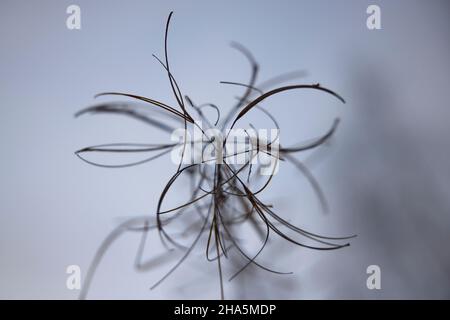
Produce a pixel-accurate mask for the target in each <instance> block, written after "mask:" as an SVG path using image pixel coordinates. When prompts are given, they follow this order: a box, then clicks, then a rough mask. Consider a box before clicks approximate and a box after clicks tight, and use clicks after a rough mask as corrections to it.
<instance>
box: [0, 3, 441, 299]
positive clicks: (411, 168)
mask: <svg viewBox="0 0 450 320" xmlns="http://www.w3.org/2000/svg"><path fill="white" fill-rule="evenodd" d="M71 4H76V5H78V6H79V7H80V8H81V29H80V30H69V29H68V28H67V27H66V19H67V17H68V16H69V15H68V14H67V13H66V9H67V7H68V6H69V5H71ZM371 4H376V5H378V6H379V7H380V8H381V27H382V28H381V29H380V30H369V29H368V28H367V26H366V19H367V17H368V14H367V13H366V9H367V7H368V6H369V5H371ZM449 9H450V4H449V2H448V1H438V0H435V1H413V0H408V1H406V0H404V1H400V0H398V1H380V0H378V1H364V0H346V1H331V0H329V1H325V0H321V1H317V0H316V1H287V0H283V1H256V0H255V1H225V2H217V1H156V0H155V1H127V2H126V3H125V2H123V1H105V0H97V1H87V0H77V1H75V2H73V1H48V0H45V1H12V0H11V1H10V0H3V1H1V3H0V43H1V50H0V98H1V109H0V146H1V149H2V156H1V159H0V163H1V166H0V177H1V179H0V199H1V201H0V298H3V299H50V298H56V299H76V298H77V297H78V295H79V291H78V290H68V289H67V287H66V279H67V277H68V274H66V268H67V266H68V265H79V266H80V268H81V271H82V279H83V277H84V276H85V274H86V271H87V268H88V266H89V264H90V262H91V261H92V258H93V256H94V254H95V252H96V250H97V248H98V246H99V245H100V243H101V241H102V240H103V239H104V238H105V237H106V236H107V235H108V233H109V232H111V231H112V230H113V229H114V228H115V227H116V226H117V225H118V224H120V222H123V221H124V220H125V219H128V218H131V217H134V216H145V215H148V216H152V215H154V212H155V210H156V205H157V200H158V196H159V194H160V192H161V190H162V188H163V187H164V185H165V184H166V183H167V181H168V179H169V177H170V176H171V175H172V174H173V172H174V170H175V169H176V168H175V166H174V165H173V164H172V163H171V162H170V161H169V158H168V157H165V158H160V159H157V160H155V161H154V162H151V163H147V164H143V165H141V166H136V167H130V168H124V169H104V168H97V167H93V166H89V165H87V164H86V163H84V162H82V161H80V159H78V158H77V157H76V156H75V155H74V151H75V150H78V149H80V148H82V147H85V146H91V145H95V144H101V143H110V142H124V141H131V142H140V143H152V142H161V141H168V139H169V137H168V135H167V134H164V133H162V132H160V131H157V130H155V129H154V128H152V127H149V126H147V125H145V124H144V123H142V122H139V121H136V120H133V119H129V118H126V117H120V116H114V115H86V116H83V117H80V118H79V119H75V118H74V114H75V113H76V112H77V111H79V110H80V109H82V108H84V107H87V106H90V105H92V104H94V103H95V102H96V101H94V98H93V96H94V95H95V94H96V93H99V92H103V91H121V92H129V93H135V94H140V95H144V96H148V97H152V98H155V99H158V100H160V101H165V102H167V103H170V104H174V102H175V101H174V98H173V96H172V94H171V90H170V86H169V83H168V81H167V76H166V74H165V73H164V70H163V69H162V68H161V66H160V65H159V63H158V62H157V61H156V60H155V59H153V58H152V56H151V55H152V53H155V54H157V55H159V56H160V57H162V56H163V53H164V51H163V49H164V42H163V41H164V28H165V23H166V19H167V16H168V14H169V12H170V11H172V10H173V11H174V12H175V13H174V16H173V20H172V24H171V28H170V34H169V54H170V59H171V69H172V71H173V73H174V75H175V76H176V79H177V81H178V83H179V85H180V87H181V89H182V91H183V92H184V93H187V94H189V95H190V96H191V97H192V98H193V99H194V100H195V101H197V102H199V103H200V102H212V103H215V104H217V105H218V106H219V107H220V108H221V110H227V109H228V108H230V106H231V105H232V104H233V103H234V102H235V96H237V95H239V94H242V91H243V89H242V88H239V87H233V86H229V85H224V84H220V83H219V81H236V82H247V81H248V78H249V75H250V67H249V65H248V62H247V61H246V60H245V58H244V57H243V56H242V55H241V54H239V52H237V51H236V50H234V49H232V48H230V45H229V44H230V42H231V41H238V42H239V43H242V44H243V45H245V46H246V47H247V48H248V49H249V50H250V51H251V52H252V53H253V55H254V56H255V58H256V60H257V61H258V63H259V64H260V66H261V72H260V80H261V81H263V80H265V79H268V78H271V77H273V76H275V75H278V74H281V73H285V72H289V71H293V70H305V71H306V72H307V76H305V77H304V78H301V79H298V80H295V81H290V83H296V82H301V83H317V82H320V83H321V84H322V85H323V86H326V87H328V88H331V89H332V90H334V91H336V92H338V93H339V94H341V95H342V96H343V97H344V98H345V99H346V101H347V103H346V104H345V105H344V104H341V103H339V102H338V101H337V100H335V99H333V98H331V97H330V96H327V95H325V94H321V93H317V92H310V91H308V92H306V91H292V92H288V93H283V94H281V95H279V96H276V97H273V98H271V99H270V101H269V100H268V101H267V102H266V103H263V104H262V106H263V107H267V108H268V109H269V108H270V111H271V112H272V113H273V115H274V116H276V117H277V119H278V120H279V122H280V126H281V128H282V130H281V137H280V140H281V143H282V144H283V145H292V144H295V143H296V142H299V141H305V140H308V139H310V138H314V137H317V136H320V135H321V134H323V133H324V132H326V130H328V128H329V127H330V126H331V123H332V121H333V119H334V118H335V117H339V118H340V119H341V123H340V126H339V128H338V130H337V132H336V134H335V136H334V137H333V139H332V140H331V141H330V142H329V143H328V144H327V145H326V146H323V147H321V148H320V149H318V150H316V151H314V152H307V153H304V154H300V155H299V156H298V159H300V160H303V161H304V163H305V164H306V165H307V166H308V168H310V170H311V171H312V173H313V174H314V175H315V177H316V178H317V180H318V181H319V182H320V184H321V186H322V188H323V190H324V193H325V195H326V197H327V199H328V202H329V206H330V212H329V213H328V214H322V213H321V211H320V206H319V204H318V201H317V198H316V197H315V195H314V192H313V190H312V189H311V187H310V185H309V184H308V182H307V181H306V179H305V178H304V177H303V176H302V175H301V174H300V173H299V172H297V171H295V169H293V168H292V167H289V165H285V164H284V163H283V164H282V165H281V167H280V172H279V174H278V175H276V176H275V179H274V181H273V183H272V184H271V186H270V189H268V190H266V191H265V192H264V193H263V194H262V195H261V198H262V199H263V200H264V201H267V202H270V203H272V204H273V205H274V210H276V212H277V213H278V214H279V215H280V216H282V217H284V218H286V219H290V220H291V221H293V222H295V223H296V224H297V225H299V226H301V227H304V228H305V229H307V230H310V231H313V232H318V233H321V234H325V235H349V234H357V235H358V237H357V238H355V239H352V240H351V246H350V247H348V248H344V249H341V250H337V251H331V252H322V251H313V250H308V249H303V248H299V247H296V246H294V245H291V244H288V243H287V242H285V241H284V240H282V239H281V238H279V237H275V236H274V237H272V238H271V247H270V248H268V249H267V251H265V252H264V253H263V254H262V255H261V257H260V259H261V262H266V263H270V265H272V266H273V267H274V268H276V269H278V270H282V271H293V272H294V274H292V275H284V276H279V275H278V276H277V275H274V274H270V273H266V272H264V271H263V270H260V269H258V268H253V267H251V268H249V269H248V270H247V271H246V272H245V273H243V274H242V275H240V276H239V278H236V280H235V281H231V282H228V281H226V282H225V296H226V298H230V299H231V298H235V299H250V298H253V299H266V298H267V299H269V298H270V299H343V298H358V299H380V298H387V299H413V298H420V299H431V298H450V251H449V250H448V249H447V248H446V245H447V243H448V241H449V231H450V197H449V191H448V190H449V188H450V166H449V163H450V161H449V157H450V151H449V150H450V139H449V137H450V126H449V125H448V121H449V120H448V119H449V117H450V109H449V103H448V101H449V92H450V90H449V83H450V62H449V59H448V57H449V49H450V45H449V27H450V10H449ZM108 99H109V98H102V100H101V101H108ZM111 100H116V99H111ZM253 116H254V117H255V118H254V119H255V120H254V121H255V122H256V121H258V119H257V117H258V115H257V114H256V113H255V114H254V115H253ZM186 183H187V181H186ZM175 198H176V194H175ZM176 200H177V199H174V202H177V201H176ZM193 218H195V216H194V215H193ZM139 239H140V237H139V234H138V233H126V234H123V236H122V237H121V238H119V239H117V241H116V242H115V243H114V244H113V245H112V246H111V248H110V249H109V250H108V252H107V254H106V255H105V256H104V258H103V260H102V262H101V264H100V265H99V267H98V270H97V273H96V276H95V278H94V279H93V282H92V285H91V288H90V291H89V294H88V298H100V299H105V298H113V299H114V298H121V299H169V298H172V299H197V298H199V299H216V298H219V283H218V278H217V270H216V269H217V267H216V265H215V264H214V263H209V262H207V261H206V259H205V256H204V247H205V244H204V243H200V244H199V246H198V248H197V250H195V252H193V253H192V255H191V256H190V257H189V258H188V260H187V261H186V262H185V263H184V264H183V265H182V266H181V267H180V268H179V269H178V270H177V271H175V272H174V273H173V275H172V276H171V277H169V278H168V279H167V280H166V281H165V282H164V283H162V284H161V285H160V286H159V287H158V288H156V289H154V290H149V288H150V286H151V285H152V284H153V283H155V282H156V281H157V280H158V279H160V278H161V277H162V276H163V275H164V273H165V272H166V271H167V270H168V269H169V268H170V267H171V266H172V265H173V264H174V263H175V262H176V261H177V258H179V257H180V256H181V254H182V252H173V254H171V255H172V256H171V257H169V258H168V259H167V261H166V262H165V263H163V264H155V266H154V267H153V268H150V269H149V270H148V271H146V272H138V271H136V270H135V269H134V268H133V263H134V259H135V255H136V251H137V248H138V244H139ZM244 239H245V237H244ZM248 241H251V239H250V240H248ZM163 251H164V248H163V247H162V246H161V243H160V241H159V238H158V236H157V233H156V232H150V233H149V236H148V239H147V246H146V249H145V252H144V256H145V257H146V258H151V257H155V256H157V255H158V254H161V253H162V252H163ZM369 265H378V266H379V267H380V269H381V290H369V289H368V288H367V286H366V279H367V277H368V274H367V273H366V269H367V267H368V266H369ZM227 271H229V270H227ZM228 274H230V272H228ZM83 280H84V279H83Z"/></svg>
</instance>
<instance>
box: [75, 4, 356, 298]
mask: <svg viewBox="0 0 450 320" xmlns="http://www.w3.org/2000/svg"><path fill="white" fill-rule="evenodd" d="M171 17H172V13H170V15H169V17H168V19H167V24H166V30H165V42H164V49H165V50H164V51H165V55H164V60H160V59H159V58H158V57H156V56H154V57H155V58H156V59H157V61H158V62H159V63H160V64H161V65H162V67H163V68H164V69H165V71H166V72H167V76H168V79H169V83H170V86H171V89H172V92H173V96H174V97H175V100H176V102H177V106H176V107H174V106H171V105H169V104H167V103H163V102H161V101H158V100H155V99H152V98H147V97H143V96H138V95H134V94H128V93H119V92H106V93H101V94H98V95H97V96H96V97H99V96H106V95H108V96H121V97H126V98H131V99H133V100H137V101H138V102H140V103H142V102H143V103H144V104H145V105H146V107H152V108H154V109H155V110H160V111H162V112H164V115H165V116H167V117H168V119H170V121H175V122H176V123H178V125H177V126H178V127H182V128H184V129H188V128H191V129H192V128H195V129H196V130H199V131H200V132H201V137H200V139H197V140H195V139H194V140H189V139H187V134H188V133H187V132H188V131H186V130H185V131H184V132H185V134H184V139H181V140H180V141H179V142H175V143H173V142H172V143H152V144H137V143H114V144H105V145H96V146H91V147H87V148H83V149H81V150H78V151H76V152H75V154H76V155H77V156H78V157H79V158H80V159H82V160H83V161H85V162H87V163H89V164H91V165H95V166H101V167H107V168H121V167H129V166H135V165H139V164H142V163H146V162H149V161H151V160H154V159H156V158H158V157H161V156H164V155H167V154H169V153H171V154H178V155H179V159H178V161H179V162H178V163H177V165H176V170H175V173H174V174H172V175H171V176H170V179H169V180H168V182H167V184H166V185H165V187H164V189H163V190H162V192H161V194H160V195H159V200H158V205H157V209H156V215H155V216H149V217H134V218H130V219H128V220H127V221H125V222H124V223H122V224H121V225H120V226H118V227H117V228H116V229H114V230H113V232H111V233H110V235H109V236H108V237H107V238H106V239H105V240H104V241H103V243H102V245H101V246H100V248H99V249H98V252H97V254H96V255H95V257H94V260H93V262H92V264H91V266H90V268H89V271H88V274H87V277H86V279H85V283H84V286H83V289H82V292H81V294H80V297H81V298H85V297H86V294H87V292H88V289H89V285H90V283H91V281H92V278H93V275H94V273H95V270H96V268H97V266H98V264H99V262H100V260H101V258H102V257H103V255H104V254H105V252H106V251H107V249H108V248H109V246H110V245H111V244H112V242H113V241H114V240H115V239H117V238H118V237H119V236H120V235H121V234H122V233H123V232H129V231H134V232H140V233H141V234H142V237H141V242H140V245H139V248H138V252H137V256H136V263H135V266H136V268H138V269H146V263H143V262H142V254H143V251H144V247H145V243H146V236H147V233H148V232H149V231H150V230H155V231H156V232H158V233H159V236H160V239H161V241H162V243H163V245H164V246H165V247H167V249H169V250H171V249H174V248H177V249H180V250H182V251H183V254H182V256H181V258H180V259H179V261H178V262H177V263H176V264H175V265H174V266H173V267H172V268H171V269H170V270H169V271H168V272H167V273H166V274H165V276H164V277H162V278H161V280H159V281H158V282H156V283H155V284H154V285H153V286H152V288H155V287H156V286H158V285H159V284H160V283H161V282H162V281H163V280H164V279H166V278H167V277H168V276H169V275H170V274H171V273H172V272H173V271H175V270H176V269H177V268H178V267H179V266H180V265H181V263H182V262H183V261H184V260H185V259H186V257H187V256H188V255H189V254H190V253H191V252H192V250H193V249H194V247H196V246H198V245H199V242H200V240H201V239H204V240H205V243H204V244H203V245H204V246H205V252H206V258H207V259H208V261H213V262H215V263H217V268H218V274H219V280H220V281H219V283H220V296H221V298H224V290H223V270H222V262H223V261H224V260H225V259H227V258H228V256H229V254H230V252H231V251H234V252H236V253H237V254H239V255H240V256H242V257H243V258H244V259H245V262H244V263H243V264H242V265H241V266H240V267H238V268H237V270H236V271H235V272H234V274H232V275H231V276H230V280H231V279H234V278H235V277H237V276H238V275H239V274H241V273H242V272H243V271H244V270H245V269H246V268H247V267H248V266H249V265H255V266H257V267H259V268H261V269H263V270H266V271H267V272H271V273H276V274H290V273H291V272H284V271H278V270H274V269H273V268H272V267H269V266H266V265H262V264H261V263H260V262H258V256H259V255H260V254H261V252H262V251H263V249H264V248H265V247H266V246H267V245H268V243H269V236H270V234H271V233H275V234H276V235H278V236H279V237H281V238H282V239H284V240H286V241H288V242H290V243H293V244H295V245H298V246H300V247H305V248H309V249H316V250H334V249H339V248H342V247H346V246H348V245H349V243H348V242H347V240H348V239H350V238H352V237H354V236H347V237H327V236H322V235H319V234H316V233H312V232H309V231H307V230H304V229H302V228H300V227H298V226H296V225H293V224H291V223H290V222H289V221H287V220H286V219H285V218H283V217H282V216H281V215H279V214H277V213H276V212H275V211H274V208H273V205H271V204H267V203H265V202H264V201H263V200H261V197H260V195H261V194H262V193H263V191H264V190H265V189H266V188H267V187H268V185H269V184H270V182H271V180H272V179H273V177H274V172H275V168H276V167H277V165H278V162H279V161H289V162H291V163H292V164H294V166H295V167H296V168H297V169H298V170H300V172H301V173H303V174H304V176H305V177H306V178H307V180H308V181H309V183H310V184H311V186H312V188H313V189H314V191H315V193H316V194H317V196H318V198H319V200H320V202H321V204H322V208H323V210H324V211H326V210H327V204H326V200H325V197H324V195H323V192H322V191H321V188H320V186H319V184H318V183H317V181H316V180H315V179H314V177H313V176H312V174H311V173H310V171H309V170H308V169H307V168H306V167H305V166H304V165H303V164H302V163H301V162H300V161H298V160H297V159H296V158H295V157H294V156H293V155H294V154H296V153H299V152H302V151H305V150H310V149H314V148H316V147H318V146H320V145H322V144H323V143H325V142H326V141H327V140H328V139H329V138H330V137H331V136H332V135H333V133H334V132H335V131H336V128H337V126H338V123H339V119H336V120H335V121H334V123H333V125H332V126H331V128H330V129H329V131H328V132H326V133H325V134H324V135H323V136H321V137H319V138H317V139H315V140H313V141H312V142H309V143H307V144H302V145H298V146H294V147H284V146H282V145H279V144H278V139H277V138H278V136H276V137H274V139H272V140H270V139H267V138H264V137H261V136H260V135H258V134H256V135H255V134H254V132H256V128H254V127H253V128H250V129H254V130H253V131H254V132H253V134H251V133H250V132H249V131H251V130H250V129H244V130H242V131H241V132H243V135H244V139H242V140H241V141H240V142H235V141H234V140H233V141H232V139H231V138H230V129H233V128H235V127H236V124H237V123H238V121H239V120H241V119H244V118H245V116H246V115H247V114H248V113H249V112H250V111H252V110H257V111H259V112H262V113H263V114H264V115H265V116H266V117H267V118H268V119H269V120H270V121H271V122H272V123H273V125H274V127H275V128H276V129H277V130H279V129H280V128H279V125H278V123H277V121H276V119H275V118H274V117H273V116H272V115H271V114H270V112H269V111H268V110H267V109H266V108H262V107H261V106H260V105H259V104H260V103H261V102H263V101H264V100H266V99H267V98H269V97H271V96H273V95H276V94H279V93H281V92H284V91H288V90H298V89H306V90H315V91H318V92H322V93H326V94H329V95H331V96H333V97H335V98H337V99H338V100H340V101H341V102H343V103H345V101H344V99H343V98H342V97H341V96H340V95H338V94H337V93H335V92H333V91H332V90H330V89H327V88H325V87H323V86H321V85H320V84H298V85H289V86H282V87H276V88H273V86H274V84H278V83H280V82H283V81H286V80H290V79H293V78H298V77H299V76H301V75H303V72H292V73H289V74H283V75H280V76H278V77H275V78H272V79H269V80H268V81H265V82H263V83H261V84H260V85H257V84H256V81H257V76H258V70H259V66H258V64H257V63H256V61H255V59H254V58H253V56H252V54H251V53H250V52H249V51H248V50H247V49H246V48H244V47H243V46H242V45H240V44H237V43H233V44H232V46H233V47H234V48H235V49H237V50H238V51H239V52H241V53H242V54H243V55H244V56H245V57H246V58H247V59H248V61H249V63H250V65H251V70H252V72H251V76H250V81H249V82H248V84H243V83H238V82H229V81H223V82H222V83H223V84H228V85H235V86H242V87H244V88H245V92H244V94H243V95H242V96H240V97H239V98H238V99H237V103H236V104H235V105H234V106H233V107H232V108H231V110H230V112H229V113H228V114H226V115H225V117H224V118H223V119H222V117H221V112H220V109H219V108H218V107H217V106H216V105H215V104H213V103H205V104H201V105H197V104H195V103H194V102H193V99H191V98H190V97H189V96H187V95H183V94H182V91H181V89H180V87H179V86H178V84H177V81H176V80H175V77H174V75H173V73H172V70H171V68H170V64H169V58H168V50H167V40H168V30H169V24H170V19H171ZM270 88H272V89H270ZM205 108H209V109H211V110H213V111H214V113H215V115H216V116H215V117H214V119H212V120H211V119H209V118H208V117H206V116H205V112H204V109H205ZM86 113H93V114H98V113H112V114H121V115H126V116H129V117H132V118H134V119H138V120H141V121H144V122H145V123H147V124H149V125H151V126H153V127H155V128H158V129H159V130H162V131H165V132H168V133H171V132H173V130H174V129H175V128H174V127H172V126H171V125H169V124H168V123H169V121H168V122H164V121H161V120H158V119H156V118H155V117H151V116H148V115H147V114H146V113H145V112H143V111H142V109H140V108H139V106H138V105H136V104H134V103H130V102H115V103H103V104H98V105H95V106H93V107H89V108H86V109H83V110H81V111H80V112H78V113H77V114H76V116H80V115H82V114H86ZM200 122H201V123H202V126H200V125H199V123H200ZM204 125H206V126H207V127H206V128H204ZM210 129H214V130H215V132H217V131H218V132H219V133H222V135H221V139H218V136H216V135H211V134H210V132H211V130H210ZM199 140H200V141H199ZM197 142H201V147H200V160H199V161H195V162H193V163H189V162H186V159H187V158H188V154H190V153H191V152H192V150H193V149H192V145H193V144H195V143H197ZM275 142H277V144H276V146H275ZM230 144H231V146H236V144H242V145H238V146H236V148H231V151H230V148H229V146H230ZM207 150H209V151H210V152H211V153H212V154H213V156H212V157H209V158H206V159H205V153H206V151H207ZM237 150H238V151H237ZM94 153H108V154H109V153H122V154H124V153H125V154H148V156H147V157H146V158H145V159H144V160H139V161H133V162H129V163H125V164H120V165H110V164H103V163H99V162H97V161H92V160H88V156H89V155H90V154H94ZM240 154H241V155H246V157H244V159H245V160H244V161H243V162H241V163H237V164H236V163H233V162H232V161H231V159H232V158H235V157H236V156H238V155H240ZM261 155H264V156H265V157H268V158H269V159H271V164H272V166H269V168H270V170H272V171H269V173H268V174H266V175H260V174H258V172H261V169H262V168H263V167H264V165H263V164H261V163H257V162H255V161H254V160H255V158H257V157H258V156H261ZM219 160H220V161H219ZM210 162H214V163H213V165H211V163H210ZM255 165H257V166H258V167H259V168H253V166H255ZM266 169H267V168H266ZM266 172H267V170H266ZM181 176H187V177H189V179H190V181H191V190H190V197H189V199H188V200H187V201H186V202H185V203H182V204H180V205H177V206H175V207H172V208H165V207H164V204H165V201H166V198H167V195H168V193H169V191H170V190H171V188H172V187H173V185H174V183H175V182H176V181H177V180H178V179H179V178H180V177H181ZM261 180H262V181H261ZM257 181H258V182H259V183H258V184H256V182H257ZM176 221H181V224H177V226H178V228H184V230H183V231H182V232H177V233H170V232H169V231H167V228H168V227H169V226H170V225H171V224H174V223H175V222H176ZM243 225H250V226H251V227H253V228H255V230H256V231H257V232H258V234H259V235H260V237H261V244H260V246H259V248H257V250H255V252H253V253H248V252H247V251H246V250H244V249H243V247H242V243H243V242H245V240H246V239H245V235H242V234H239V236H238V235H237V232H236V230H237V229H238V228H239V227H241V226H243ZM186 234H189V235H190V234H195V237H194V239H191V242H190V243H187V244H186V243H184V242H182V240H183V239H184V236H185V235H186Z"/></svg>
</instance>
